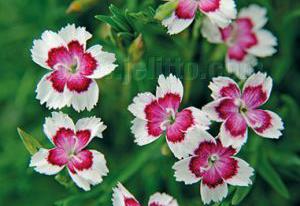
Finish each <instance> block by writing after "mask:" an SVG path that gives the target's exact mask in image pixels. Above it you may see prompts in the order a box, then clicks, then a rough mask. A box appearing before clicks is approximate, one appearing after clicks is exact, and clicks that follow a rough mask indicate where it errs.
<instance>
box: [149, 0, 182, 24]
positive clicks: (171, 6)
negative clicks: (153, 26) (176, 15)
mask: <svg viewBox="0 0 300 206" xmlns="http://www.w3.org/2000/svg"><path fill="white" fill-rule="evenodd" d="M178 2H179V0H171V1H169V2H167V3H165V4H163V5H161V6H160V7H158V8H157V10H156V13H155V16H154V18H155V19H157V20H159V21H162V20H163V19H165V18H166V17H168V16H170V15H171V14H172V12H173V11H174V10H175V9H176V7H177V5H178Z"/></svg>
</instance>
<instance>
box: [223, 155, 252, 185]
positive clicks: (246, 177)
mask: <svg viewBox="0 0 300 206" xmlns="http://www.w3.org/2000/svg"><path fill="white" fill-rule="evenodd" d="M234 158H235V159H236V160H237V161H238V170H237V174H236V175H234V176H233V177H231V178H230V179H226V180H225V182H226V183H228V184H231V185H235V186H248V185H251V184H252V181H251V179H250V177H251V176H252V175H253V174H254V169H253V168H252V167H250V165H249V164H248V163H247V162H245V161H244V160H242V159H240V158H238V157H234Z"/></svg>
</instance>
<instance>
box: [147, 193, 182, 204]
mask: <svg viewBox="0 0 300 206" xmlns="http://www.w3.org/2000/svg"><path fill="white" fill-rule="evenodd" d="M152 204H154V205H159V206H178V203H177V201H176V200H175V199H174V198H173V197H172V196H170V195H167V194H165V193H155V194H153V195H152V196H151V197H150V200H149V203H148V206H152Z"/></svg>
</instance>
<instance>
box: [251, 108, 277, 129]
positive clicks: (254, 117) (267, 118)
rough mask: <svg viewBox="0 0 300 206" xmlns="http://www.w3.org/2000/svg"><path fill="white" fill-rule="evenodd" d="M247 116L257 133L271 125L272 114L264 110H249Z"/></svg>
mask: <svg viewBox="0 0 300 206" xmlns="http://www.w3.org/2000/svg"><path fill="white" fill-rule="evenodd" d="M247 117H248V120H249V123H250V124H251V126H252V128H253V129H254V130H256V131H257V132H259V133H263V132H264V131H266V130H267V129H269V128H271V127H273V125H272V116H271V115H270V114H269V113H268V112H266V111H264V110H260V109H257V110H250V111H248V112H247Z"/></svg>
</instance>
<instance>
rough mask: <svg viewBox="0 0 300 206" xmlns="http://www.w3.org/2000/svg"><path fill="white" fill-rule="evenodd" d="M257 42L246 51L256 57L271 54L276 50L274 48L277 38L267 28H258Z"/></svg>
mask: <svg viewBox="0 0 300 206" xmlns="http://www.w3.org/2000/svg"><path fill="white" fill-rule="evenodd" d="M256 37H257V41H258V44H257V45H255V46H253V47H250V48H249V49H247V51H248V52H249V53H250V54H253V55H255V56H257V57H268V56H272V55H273V54H275V53H276V52H277V50H276V49H275V48H274V47H275V46H277V38H276V37H275V36H274V35H273V34H272V33H271V32H269V31H267V30H264V29H262V30H259V31H257V32H256Z"/></svg>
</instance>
